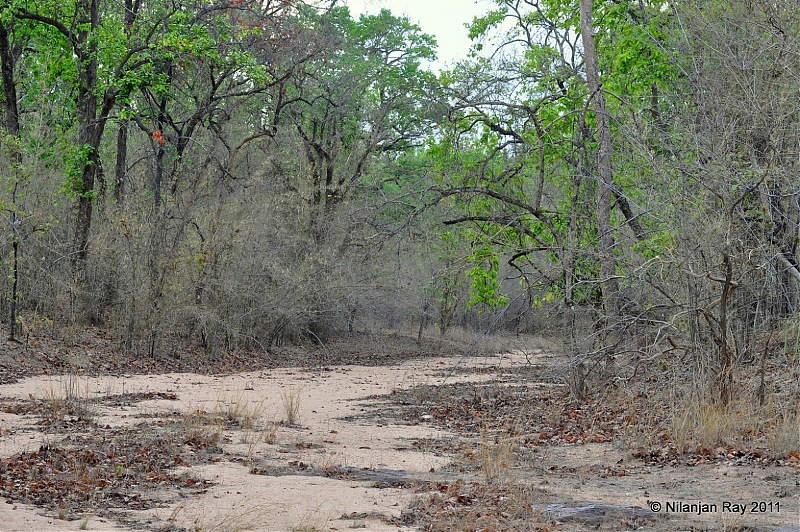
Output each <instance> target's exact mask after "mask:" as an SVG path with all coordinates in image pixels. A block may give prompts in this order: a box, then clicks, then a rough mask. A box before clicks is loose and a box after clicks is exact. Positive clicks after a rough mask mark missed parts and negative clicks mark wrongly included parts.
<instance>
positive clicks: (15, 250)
mask: <svg viewBox="0 0 800 532" xmlns="http://www.w3.org/2000/svg"><path fill="white" fill-rule="evenodd" d="M15 62H16V58H15V57H14V50H13V49H12V47H11V37H10V35H9V27H8V26H6V25H5V24H3V23H2V22H0V72H2V78H3V97H4V98H5V115H6V132H7V133H8V135H9V136H10V137H13V138H14V140H17V139H18V138H19V107H18V106H17V87H16V81H15V79H14V67H15ZM11 145H12V148H11V160H12V162H13V164H14V170H13V173H14V174H15V176H14V183H13V185H12V189H11V210H12V212H11V235H10V237H11V247H12V263H11V295H10V305H9V316H8V339H9V341H12V342H14V341H17V335H16V333H17V302H18V299H19V294H18V292H19V258H20V242H21V240H22V236H21V235H20V234H19V226H20V219H19V214H18V212H17V189H18V188H19V175H18V172H19V168H20V166H21V164H22V154H21V153H20V151H19V150H20V146H19V145H18V144H16V143H14V142H13V141H12V143H11Z"/></svg>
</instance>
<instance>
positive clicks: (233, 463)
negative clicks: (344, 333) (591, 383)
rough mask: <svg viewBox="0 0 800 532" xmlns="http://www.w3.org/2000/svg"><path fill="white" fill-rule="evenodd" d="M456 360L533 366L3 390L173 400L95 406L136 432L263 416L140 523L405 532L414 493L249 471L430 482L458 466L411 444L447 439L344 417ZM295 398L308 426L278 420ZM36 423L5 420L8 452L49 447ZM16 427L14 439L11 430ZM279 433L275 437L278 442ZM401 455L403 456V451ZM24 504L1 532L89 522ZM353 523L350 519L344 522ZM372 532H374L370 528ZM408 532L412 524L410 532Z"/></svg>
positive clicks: (46, 381) (5, 514)
mask: <svg viewBox="0 0 800 532" xmlns="http://www.w3.org/2000/svg"><path fill="white" fill-rule="evenodd" d="M454 363H459V364H460V365H461V366H471V367H482V366H487V367H489V366H493V367H496V368H503V367H511V366H516V365H519V364H524V363H525V358H524V357H521V356H508V355H506V356H497V357H480V358H474V359H452V358H439V359H424V360H417V361H410V362H408V363H405V364H400V365H395V366H388V367H363V366H334V367H330V368H324V369H318V370H303V369H279V370H270V371H262V372H251V373H241V374H236V375H228V376H203V375H196V374H179V373H176V374H164V375H123V376H119V377H85V378H84V377H80V376H77V377H76V376H62V377H36V378H29V379H25V380H23V381H21V382H19V383H16V384H12V385H5V386H3V387H2V389H0V397H2V398H7V399H8V398H17V399H26V398H30V397H35V398H37V399H45V400H48V399H51V398H58V397H63V396H64V394H65V393H67V391H69V393H73V394H75V393H77V394H78V395H79V396H81V397H103V396H106V397H107V396H111V395H115V394H122V393H136V392H163V393H169V394H174V395H175V396H176V400H171V401H168V400H148V401H141V402H138V403H133V404H130V405H126V406H116V407H106V406H96V407H94V406H93V409H95V420H96V421H97V422H98V424H100V425H106V424H108V425H112V426H117V425H126V424H130V425H133V424H135V423H136V422H138V421H141V415H142V414H147V415H151V416H155V415H158V414H167V413H175V412H178V413H190V412H193V411H206V412H218V411H231V410H236V411H237V412H247V413H249V414H251V415H253V416H254V417H257V418H258V422H257V425H258V426H260V427H264V426H272V427H273V428H272V429H271V432H272V434H271V438H274V441H272V442H271V443H267V442H265V441H264V440H265V439H266V438H265V437H264V434H265V432H264V431H263V430H261V429H259V430H255V429H254V430H253V431H247V430H245V431H236V432H231V433H230V434H226V436H228V439H229V440H230V443H227V444H226V445H224V450H225V457H227V458H230V460H222V461H220V462H218V463H213V464H206V465H202V466H196V467H193V468H192V474H193V475H195V476H197V475H200V476H201V477H202V478H205V479H208V480H211V481H213V482H214V485H212V486H211V487H210V488H209V489H208V490H207V491H206V492H205V493H203V494H201V495H190V496H187V497H186V498H185V499H183V500H182V502H181V503H180V504H175V505H172V506H171V507H169V508H161V509H158V510H157V511H156V510H149V511H144V512H135V513H136V514H137V516H139V515H141V516H142V518H143V519H144V518H145V517H150V518H155V519H157V520H158V521H160V522H161V523H162V524H163V523H165V522H170V523H174V524H175V525H176V526H180V527H185V528H187V529H189V530H265V531H270V530H275V531H284V530H292V529H293V528H295V529H301V528H302V527H306V529H309V530H311V529H313V528H316V529H319V530H346V529H350V528H351V527H359V528H361V529H365V530H375V531H382V530H387V531H388V530H404V529H402V528H398V527H397V526H389V525H386V524H384V523H382V522H381V520H380V519H379V518H378V516H380V515H384V516H388V515H391V516H399V515H400V511H401V510H402V508H403V507H404V506H406V504H407V503H408V501H409V498H410V497H412V496H413V495H412V494H411V493H410V491H409V490H404V489H395V488H384V489H377V488H372V487H370V486H371V485H372V484H373V482H372V481H369V480H338V479H335V478H324V477H320V476H311V475H292V474H288V475H286V476H265V475H253V474H249V472H248V469H249V467H248V466H247V465H245V464H244V463H243V462H244V461H243V460H242V458H243V457H244V458H246V459H247V460H248V461H249V463H253V462H257V463H259V464H260V465H261V466H263V467H270V466H272V467H283V466H286V464H289V463H293V464H297V463H298V462H302V463H304V464H307V465H309V466H311V468H313V469H322V468H325V467H331V466H333V467H336V466H342V467H353V468H369V469H385V470H398V471H405V472H407V473H408V474H409V475H426V474H431V472H436V471H438V470H439V469H440V468H442V467H443V466H445V465H446V464H447V463H448V461H449V459H448V458H447V457H444V456H437V455H436V454H435V453H433V452H424V451H420V450H418V449H412V448H411V445H410V444H409V440H410V439H425V438H441V437H446V436H448V434H447V433H444V432H442V431H440V430H437V429H435V428H433V427H431V426H429V425H428V424H427V423H426V422H425V420H424V419H421V420H420V424H418V425H413V426H409V425H394V424H383V423H379V422H376V423H379V424H377V425H376V424H370V423H368V422H352V421H345V420H343V419H342V418H344V417H347V416H352V415H354V414H358V413H359V412H361V411H363V410H364V403H365V401H364V399H365V398H366V397H369V396H373V395H383V394H389V393H391V392H392V391H393V390H395V389H400V388H407V387H412V386H416V385H419V384H431V385H435V384H441V383H443V382H444V381H445V379H444V378H443V377H442V376H441V373H442V371H443V370H446V369H447V368H449V367H451V366H452V365H453V364H454ZM488 378H492V375H475V374H468V375H464V374H459V375H456V376H452V377H450V378H449V379H447V382H457V381H464V380H471V381H478V380H485V379H488ZM287 398H295V399H296V400H297V401H298V402H299V405H300V410H299V421H298V422H297V423H296V424H295V425H293V426H285V425H273V423H278V422H280V421H282V420H284V419H285V418H286V407H285V406H284V403H285V402H286V400H287ZM34 422H35V420H34V419H32V418H31V417H30V416H16V415H13V414H2V416H0V427H2V428H3V429H5V431H6V434H4V435H3V436H2V437H0V454H2V456H10V455H12V454H14V453H17V452H20V451H23V450H28V451H30V450H35V449H37V448H38V447H39V446H40V445H41V444H42V443H43V442H52V441H53V439H54V438H56V437H55V436H53V435H50V436H45V435H43V434H42V433H41V432H39V431H38V430H37V429H36V426H35V425H34ZM9 431H10V433H9ZM271 438H270V439H271ZM398 448H402V450H398ZM36 512H37V511H36V510H35V509H32V508H29V507H26V506H24V505H10V504H0V530H1V531H6V530H9V531H10V530H19V531H38V530H78V529H79V527H80V525H81V523H80V522H71V523H69V522H65V521H58V520H57V519H54V518H53V516H48V517H42V516H41V515H39V514H37V513H36ZM343 516H346V518H342V517H343ZM114 527H115V525H114V524H113V523H109V522H108V521H105V520H101V519H99V518H92V519H90V520H89V522H88V526H87V528H86V529H88V530H119V529H122V528H114ZM364 527H365V528H364ZM405 530H409V529H405Z"/></svg>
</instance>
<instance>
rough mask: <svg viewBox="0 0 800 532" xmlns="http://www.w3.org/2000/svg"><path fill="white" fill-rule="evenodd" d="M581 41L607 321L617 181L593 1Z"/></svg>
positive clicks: (586, 8)
mask: <svg viewBox="0 0 800 532" xmlns="http://www.w3.org/2000/svg"><path fill="white" fill-rule="evenodd" d="M580 25H581V40H582V42H583V54H584V56H583V58H584V65H585V68H586V83H587V85H588V87H589V98H591V100H592V108H593V110H594V114H595V120H596V122H597V126H596V127H597V169H598V174H599V175H598V178H599V186H598V196H597V232H598V234H599V240H600V242H599V244H600V249H599V258H600V277H601V282H602V289H603V310H604V311H605V319H606V322H607V324H608V323H609V320H611V321H613V320H614V318H615V317H616V316H617V315H618V313H619V309H618V307H617V296H618V292H619V282H618V281H617V276H616V272H615V267H614V245H615V241H614V232H613V227H612V225H611V208H612V205H613V192H614V181H613V174H612V171H611V126H610V124H609V115H608V109H607V107H606V98H605V95H604V93H603V87H602V84H601V82H600V73H599V68H598V66H597V48H596V46H595V39H594V29H593V27H592V0H581V5H580Z"/></svg>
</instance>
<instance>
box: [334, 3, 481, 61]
mask: <svg viewBox="0 0 800 532" xmlns="http://www.w3.org/2000/svg"><path fill="white" fill-rule="evenodd" d="M343 3H344V4H346V5H347V6H348V7H349V8H350V13H351V14H352V15H353V18H357V17H358V16H359V15H361V14H362V13H377V12H378V11H380V10H381V8H384V7H385V8H387V9H389V10H390V11H391V12H392V13H393V14H395V15H403V16H406V17H408V19H409V20H411V21H412V22H415V23H417V24H419V25H420V27H421V28H422V31H423V32H425V33H429V34H431V35H433V36H434V37H436V42H437V44H438V47H437V55H438V56H439V60H438V61H437V62H436V63H434V64H433V65H431V66H432V68H433V69H434V70H438V69H440V68H443V67H448V66H450V65H451V64H452V63H453V62H454V61H458V60H460V59H465V58H466V57H467V53H468V52H469V47H470V45H471V43H472V41H470V40H469V37H467V28H465V27H464V24H466V23H468V22H471V21H472V18H473V17H476V16H481V15H483V14H485V13H486V12H487V11H489V9H490V5H489V3H488V2H487V1H486V0H344V2H343Z"/></svg>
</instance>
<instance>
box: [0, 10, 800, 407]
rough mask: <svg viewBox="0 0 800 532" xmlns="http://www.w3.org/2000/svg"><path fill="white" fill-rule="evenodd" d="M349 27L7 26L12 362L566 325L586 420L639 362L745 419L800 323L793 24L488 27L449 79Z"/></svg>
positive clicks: (395, 39) (390, 29) (298, 18)
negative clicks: (25, 356)
mask: <svg viewBox="0 0 800 532" xmlns="http://www.w3.org/2000/svg"><path fill="white" fill-rule="evenodd" d="M331 4H333V5H311V4H304V3H302V2H299V1H294V0H292V1H288V0H267V1H261V0H259V1H253V0H226V1H218V0H170V1H155V2H148V3H142V2H140V1H138V0H68V1H67V2H50V1H41V2H27V1H25V0H9V1H5V2H3V3H2V13H1V16H0V61H2V65H1V66H2V84H3V93H2V95H3V103H4V115H3V123H4V131H3V136H2V138H1V139H0V147H1V148H2V150H0V157H2V159H3V160H2V168H3V171H2V173H0V178H2V180H3V183H2V190H1V191H0V194H2V197H1V198H0V210H1V211H2V213H3V230H2V234H3V240H2V244H3V249H2V252H3V257H4V262H3V265H4V268H5V270H6V275H5V276H3V279H4V285H5V286H4V287H3V298H2V309H1V310H2V316H3V321H4V323H6V324H7V331H8V333H9V335H10V337H11V338H12V339H14V338H17V337H21V338H23V339H24V337H25V335H27V334H31V331H34V330H35V329H36V328H42V327H45V326H52V327H53V328H54V330H58V331H61V334H65V333H64V331H68V329H69V326H72V325H77V324H83V323H87V322H89V323H94V324H100V325H103V326H106V327H110V328H111V329H112V330H113V331H114V335H115V338H117V340H118V341H119V343H120V346H121V347H122V348H124V349H125V350H127V351H129V352H133V353H138V354H141V355H148V356H157V355H163V354H169V353H170V352H171V350H173V349H175V346H177V345H180V344H181V343H182V342H183V343H186V342H188V343H197V344H200V345H202V346H203V347H205V349H206V350H207V352H208V353H209V354H212V355H214V354H217V353H219V352H220V350H222V349H234V348H238V347H251V348H253V347H254V348H260V349H265V350H266V349H269V348H270V347H271V346H272V345H274V344H276V343H281V342H285V341H287V340H297V339H301V338H308V339H311V340H313V341H316V342H324V341H325V339H326V337H328V336H329V335H331V334H347V333H351V332H353V331H355V330H361V329H365V328H374V327H395V328H401V327H402V328H406V329H407V330H409V331H411V330H417V327H419V331H420V332H422V331H423V328H424V327H426V326H435V327H437V328H438V329H439V331H440V332H441V333H442V334H445V333H446V332H447V329H448V327H450V326H451V325H453V324H455V323H459V324H461V325H466V326H478V325H480V326H482V327H496V328H501V327H507V328H516V330H518V331H526V332H527V331H531V330H532V329H535V328H537V327H540V326H541V325H542V324H543V323H547V324H549V326H551V327H552V326H556V327H557V328H555V329H553V328H551V329H550V330H549V332H550V333H551V334H553V333H555V334H558V335H559V336H561V337H563V338H564V345H565V348H566V349H567V350H568V351H569V352H570V353H571V354H572V355H574V356H575V364H574V373H573V377H574V381H573V384H574V391H575V392H576V394H577V395H578V396H580V395H582V393H583V392H584V388H585V383H586V378H587V376H588V375H589V374H590V373H591V372H592V371H593V370H596V369H598V368H604V367H607V366H609V362H610V361H612V360H616V361H617V362H620V360H622V358H620V357H625V356H629V359H628V360H634V363H633V367H635V364H638V363H652V364H662V365H670V364H687V365H690V366H691V367H693V368H695V369H696V370H698V371H699V372H701V373H702V374H703V375H705V376H706V377H707V380H708V382H709V383H710V384H711V389H712V390H713V391H714V393H715V394H717V396H718V398H719V399H721V400H722V401H727V400H728V398H729V397H730V394H731V385H732V384H731V383H732V381H731V378H732V377H731V376H732V374H733V369H734V368H735V367H736V366H737V365H740V364H743V363H747V362H749V361H752V360H753V359H754V358H756V357H758V356H761V354H760V351H759V350H760V349H761V348H762V347H763V346H765V345H766V344H767V338H766V337H768V336H769V335H770V334H771V331H774V330H777V329H778V328H779V327H786V326H787V323H790V321H789V320H790V319H791V317H792V316H794V314H795V312H796V306H797V305H798V295H799V294H798V289H797V288H798V286H797V285H798V282H800V265H798V262H797V241H798V227H800V225H799V224H798V222H800V220H799V219H798V217H800V208H799V205H800V203H798V192H799V191H798V185H797V179H796V177H795V175H796V173H797V168H796V167H797V165H798V162H800V153H798V149H800V148H799V147H800V138H798V133H799V132H798V128H797V125H796V124H797V118H798V117H797V116H796V115H797V107H798V105H800V103H798V102H800V98H799V97H798V94H797V93H798V92H799V91H800V83H798V80H797V79H796V77H797V72H800V68H798V67H800V65H799V64H798V63H800V47H799V46H798V36H799V35H800V19H798V16H800V8H799V7H797V6H796V5H795V3H794V2H789V1H788V0H787V1H778V2H774V1H766V0H763V1H762V0H703V1H700V2H675V3H671V2H670V3H668V2H659V1H647V0H600V1H595V2H592V1H591V0H581V1H579V2H578V1H565V0H541V1H539V0H493V1H492V2H490V4H489V5H488V9H487V14H486V15H485V16H484V17H481V18H479V19H476V20H475V21H474V22H473V24H472V25H471V27H470V29H469V31H470V35H471V37H472V38H473V39H474V41H475V45H474V48H473V51H472V52H473V53H472V56H471V59H470V60H467V61H464V62H463V63H461V64H458V65H456V66H454V67H453V68H452V69H451V70H449V71H446V72H442V73H439V74H434V73H432V72H430V71H429V70H427V69H426V67H425V65H426V64H427V63H426V61H427V60H430V59H432V58H433V57H434V54H435V42H434V40H433V39H432V38H431V37H430V36H427V35H425V34H424V33H423V32H422V31H421V30H420V28H419V27H417V26H415V25H413V24H412V23H410V22H409V21H408V20H407V19H404V18H401V17H396V16H394V15H392V14H391V13H390V12H389V11H382V12H380V13H379V14H377V15H371V16H362V17H360V18H358V19H354V18H353V17H352V16H351V15H350V13H349V11H348V10H347V9H346V8H345V7H340V6H336V3H335V2H333V3H331ZM165 340H169V341H165ZM642 360H643V361H644V362H642ZM636 361H638V362H636Z"/></svg>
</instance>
